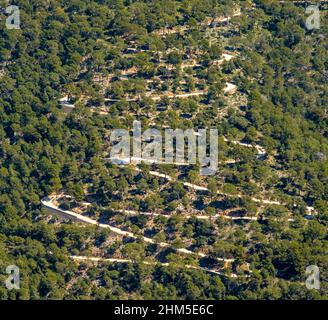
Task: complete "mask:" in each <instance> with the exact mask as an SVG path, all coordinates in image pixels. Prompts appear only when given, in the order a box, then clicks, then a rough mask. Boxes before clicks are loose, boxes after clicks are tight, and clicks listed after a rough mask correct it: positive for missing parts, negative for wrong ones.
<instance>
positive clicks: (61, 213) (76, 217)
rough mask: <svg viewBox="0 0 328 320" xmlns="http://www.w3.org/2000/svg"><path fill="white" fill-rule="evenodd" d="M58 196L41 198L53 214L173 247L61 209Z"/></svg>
mask: <svg viewBox="0 0 328 320" xmlns="http://www.w3.org/2000/svg"><path fill="white" fill-rule="evenodd" d="M56 199H57V198H56V196H48V197H45V198H43V199H42V200H41V203H42V205H43V206H44V207H45V208H46V209H47V210H48V211H49V212H50V213H52V214H54V215H59V216H60V217H62V218H64V219H70V220H73V221H78V222H82V223H86V224H91V225H95V226H98V227H99V228H104V229H109V230H110V231H112V232H114V233H116V234H119V235H121V236H126V237H130V238H134V239H137V238H142V239H143V240H144V241H145V242H147V243H152V244H158V245H159V246H160V247H163V248H165V247H172V246H171V245H170V244H168V243H166V242H159V243H157V242H156V241H154V240H153V239H151V238H147V237H144V236H141V235H136V234H134V233H132V232H128V231H124V230H122V229H119V228H116V227H113V226H110V225H108V224H103V223H99V222H98V221H96V220H93V219H91V218H89V217H85V216H83V215H81V214H78V213H75V212H73V211H70V210H63V209H60V208H59V207H58V206H56V205H55V204H54V203H53V201H55V200H56ZM174 250H175V251H177V252H180V253H185V254H192V255H197V256H199V257H201V258H204V257H206V255H205V254H203V253H200V252H193V251H190V250H188V249H184V248H174ZM216 259H217V260H218V261H223V262H233V261H234V259H224V258H216Z"/></svg>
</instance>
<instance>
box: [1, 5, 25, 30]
mask: <svg viewBox="0 0 328 320" xmlns="http://www.w3.org/2000/svg"><path fill="white" fill-rule="evenodd" d="M1 9H2V8H1ZM1 11H4V12H5V15H6V28H7V29H9V30H13V29H16V30H17V29H20V28H21V19H20V10H19V7H18V6H15V5H9V6H8V7H6V8H5V9H4V10H1Z"/></svg>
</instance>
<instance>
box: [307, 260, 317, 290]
mask: <svg viewBox="0 0 328 320" xmlns="http://www.w3.org/2000/svg"><path fill="white" fill-rule="evenodd" d="M305 273H306V274H307V275H309V276H308V277H307V279H306V281H305V285H306V288H307V289H309V290H312V289H316V290H320V270H319V267H318V266H316V265H311V266H308V267H307V268H306V271H305Z"/></svg>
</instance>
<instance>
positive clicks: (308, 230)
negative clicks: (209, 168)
mask: <svg viewBox="0 0 328 320" xmlns="http://www.w3.org/2000/svg"><path fill="white" fill-rule="evenodd" d="M315 2H316V1H313V3H315ZM11 4H15V5H17V6H18V7H19V9H20V19H21V26H20V29H8V28H6V25H5V18H6V15H5V13H3V12H2V11H1V12H0V17H1V19H0V80H1V81H0V172H1V174H0V299H4V300H7V299H9V300H16V299H17V300H28V299H32V300H34V299H92V300H93V299H216V300H221V299H227V300H235V299H241V300H249V299H269V300H277V299H285V300H289V299H293V300H298V299H309V300H312V299H327V298H328V286H327V278H328V271H327V266H328V244H327V237H328V234H327V226H328V207H327V204H328V107H327V106H328V82H327V81H328V55H327V49H328V41H327V35H328V23H327V21H328V20H327V7H326V5H325V4H321V5H320V28H319V29H314V30H308V28H307V27H306V19H307V15H306V13H305V6H304V5H303V4H302V3H301V4H296V3H295V4H294V3H293V1H284V2H281V1H278V0H254V1H251V0H245V1H233V0H221V1H220V0H88V1H83V0H71V1H63V0H62V1H61V0H29V1H27V0H21V1H11ZM7 5H8V3H7V1H0V8H6V7H7ZM135 120H138V121H140V122H141V124H142V127H143V128H144V129H146V128H157V129H159V130H162V129H164V128H167V127H170V128H174V129H175V128H182V129H188V128H193V129H194V130H195V131H197V129H199V128H217V129H218V131H219V138H218V139H219V141H218V143H219V167H218V170H217V172H216V174H215V175H214V176H202V175H200V174H199V166H198V165H197V164H195V165H189V166H178V165H174V164H156V163H154V164H149V163H146V162H142V163H139V164H133V163H131V164H129V165H125V166H120V165H117V164H113V163H111V162H110V161H108V157H109V155H108V150H109V147H110V145H111V142H110V138H109V137H110V133H111V132H112V130H113V129H117V128H123V129H128V130H130V129H131V128H132V126H133V121H135ZM47 197H50V198H48V199H50V200H51V201H52V202H51V203H50V201H48V200H47V201H48V202H45V200H44V199H47ZM45 203H46V205H45ZM49 203H50V204H51V205H53V206H54V207H55V208H57V209H56V210H57V211H58V212H59V211H60V210H62V211H63V212H64V211H66V212H74V213H75V214H76V215H78V216H82V217H85V218H88V219H89V220H90V221H96V222H97V223H96V222H95V224H92V223H80V222H79V221H72V220H71V219H63V217H60V215H57V214H53V212H51V210H49ZM78 220H79V219H78ZM80 220H81V219H80ZM100 223H101V225H100ZM104 225H107V226H109V227H104ZM117 230H118V231H117ZM8 265H16V266H18V267H19V269H20V289H19V290H8V289H7V288H6V287H5V285H4V281H5V279H6V278H7V276H8V275H6V272H5V270H6V267H7V266H8ZM310 265H316V266H318V267H319V269H320V279H321V287H320V290H315V289H311V290H310V289H308V288H307V287H306V285H305V281H306V278H307V275H306V268H307V266H310Z"/></svg>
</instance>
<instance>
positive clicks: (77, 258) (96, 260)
mask: <svg viewBox="0 0 328 320" xmlns="http://www.w3.org/2000/svg"><path fill="white" fill-rule="evenodd" d="M70 258H71V259H73V260H75V261H78V262H81V261H89V262H93V263H101V262H109V263H133V261H132V260H130V259H115V258H99V257H87V256H70ZM141 263H143V264H146V265H153V266H155V265H161V266H163V267H169V266H170V263H163V262H155V261H154V262H150V261H144V260H143V261H142V262H141ZM183 267H184V268H185V269H196V270H203V271H205V272H208V273H212V274H217V275H220V276H225V277H229V278H238V277H243V278H248V277H249V275H245V276H242V275H237V274H235V273H230V274H225V273H223V272H220V271H217V270H214V269H208V268H203V267H197V266H192V265H188V264H187V265H184V266H183Z"/></svg>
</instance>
